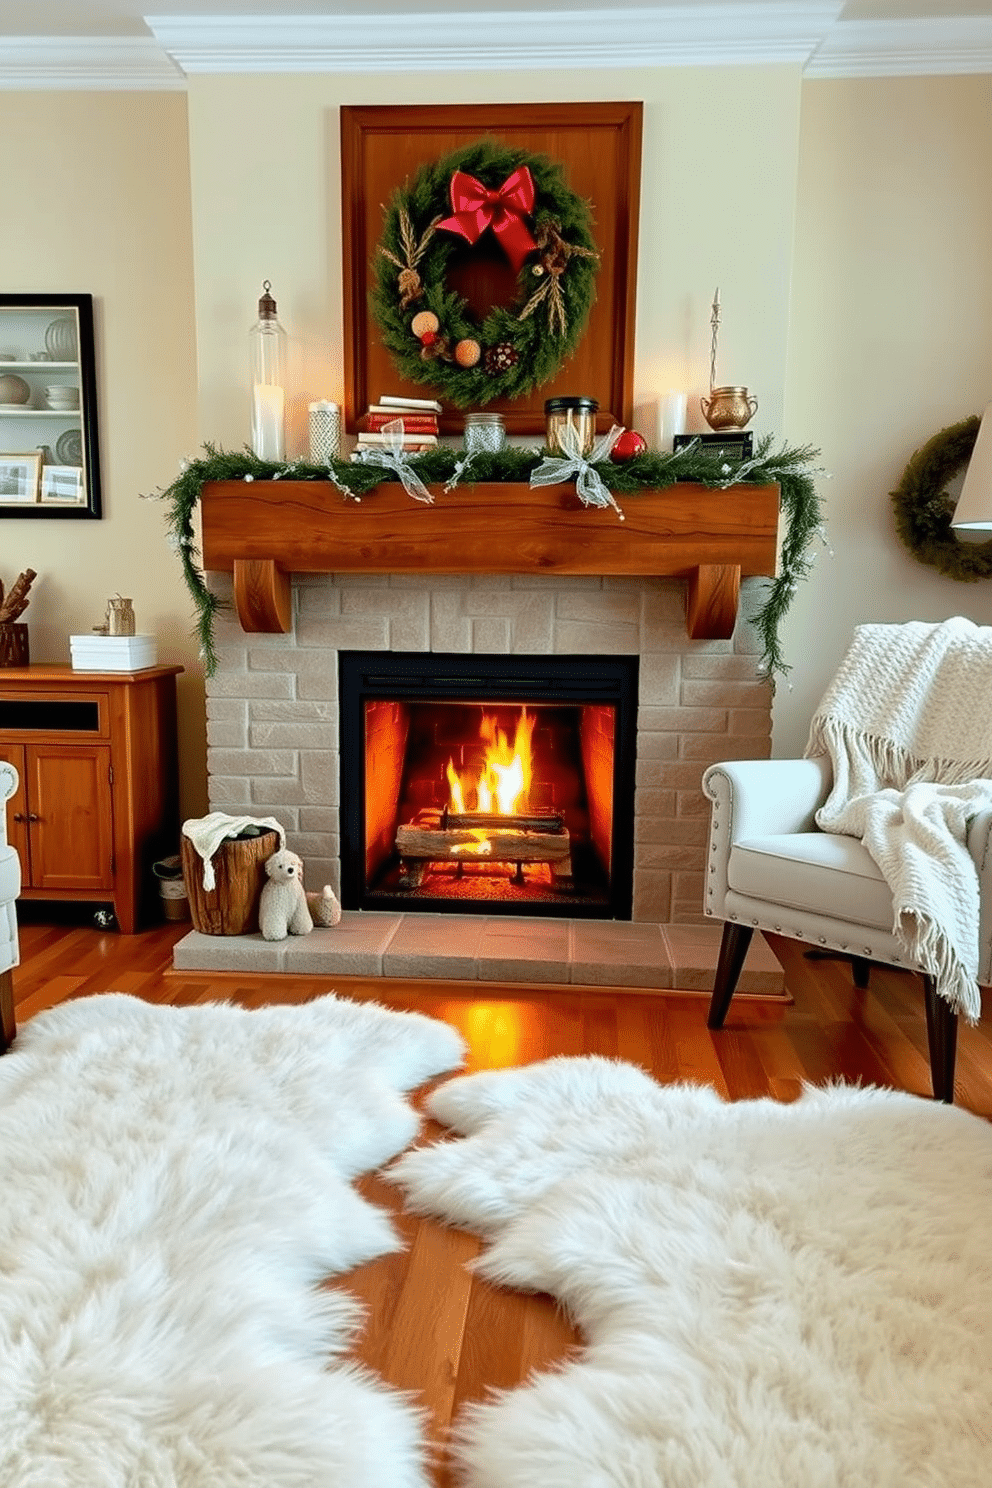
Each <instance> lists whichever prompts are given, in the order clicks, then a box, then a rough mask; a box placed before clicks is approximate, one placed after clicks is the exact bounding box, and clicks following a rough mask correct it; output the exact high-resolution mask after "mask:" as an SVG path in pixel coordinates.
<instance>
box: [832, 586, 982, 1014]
mask: <svg viewBox="0 0 992 1488" xmlns="http://www.w3.org/2000/svg"><path fill="white" fill-rule="evenodd" d="M990 699H992V627H989V626H978V625H974V624H973V623H972V622H971V621H970V620H965V619H963V618H962V617H960V616H957V617H955V618H954V619H952V620H945V621H943V622H941V623H940V624H936V625H932V624H927V623H925V622H923V621H911V622H910V623H909V624H906V625H860V626H858V627H857V629H856V630H855V632H854V640H853V642H852V644H851V647H850V650H849V651H848V653H847V655H846V656H845V658H844V660H843V661H842V663H841V666H840V669H839V671H838V672H837V675H836V677H835V678H834V680H833V682H832V683H831V684H830V686H829V687H828V688H827V691H826V693H825V694H824V696H823V698H822V700H821V702H820V705H819V707H818V708H817V710H816V713H815V715H814V718H813V723H812V726H811V728H810V736H809V743H808V745H807V746H806V755H807V758H809V757H811V756H814V755H823V754H826V755H828V756H829V758H830V761H831V764H832V765H833V789H832V790H831V792H830V796H829V798H828V799H827V801H826V802H825V804H824V805H823V806H821V808H820V810H819V811H818V812H817V814H816V820H817V824H818V825H819V826H820V827H822V828H823V830H824V831H827V832H841V833H843V834H845V835H846V836H849V837H859V838H860V839H861V841H862V842H863V844H864V846H865V847H866V848H867V850H868V852H869V853H870V854H871V856H872V858H873V859H874V860H875V862H876V863H877V864H878V867H879V869H880V870H881V873H882V876H883V877H884V879H885V881H886V883H887V884H888V886H889V888H890V889H891V890H892V896H893V900H894V909H895V921H894V924H893V934H894V935H895V937H896V938H897V940H898V941H899V942H900V944H901V945H903V946H905V948H906V951H907V953H908V954H909V955H910V956H911V957H913V959H914V960H915V962H916V963H917V965H919V966H922V967H923V968H924V969H925V970H926V971H927V972H928V973H929V974H930V975H931V976H933V977H934V978H935V980H936V986H937V991H938V992H939V993H940V994H941V995H942V996H943V997H946V998H947V1000H948V1002H950V1003H951V1005H952V1007H954V1008H955V1010H956V1011H958V1012H960V1013H963V1014H964V1015H965V1017H966V1018H967V1019H968V1020H969V1021H970V1022H974V1021H976V1020H977V1018H978V1017H979V1014H980V1012H981V999H980V996H979V991H978V985H977V976H978V926H979V885H978V873H977V870H976V868H975V864H974V861H973V859H972V857H971V854H970V853H969V852H968V848H967V835H968V828H969V826H970V824H971V821H972V820H973V818H974V817H975V816H976V815H978V814H979V813H980V812H986V811H990V810H992V708H990Z"/></svg>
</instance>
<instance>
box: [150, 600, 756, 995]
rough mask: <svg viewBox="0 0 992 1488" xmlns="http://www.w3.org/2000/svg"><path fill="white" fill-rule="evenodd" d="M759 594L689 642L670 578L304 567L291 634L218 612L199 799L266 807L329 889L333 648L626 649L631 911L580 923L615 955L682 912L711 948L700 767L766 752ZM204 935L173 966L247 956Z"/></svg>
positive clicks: (238, 809)
mask: <svg viewBox="0 0 992 1488" xmlns="http://www.w3.org/2000/svg"><path fill="white" fill-rule="evenodd" d="M211 586H212V587H213V588H214V589H215V590H216V592H217V593H218V594H220V595H221V596H222V597H224V598H226V599H230V598H231V593H232V589H231V581H230V576H229V575H227V574H223V573H213V574H211ZM755 594H756V588H755V581H751V582H750V583H749V582H748V581H746V580H745V583H744V586H743V589H742V597H741V598H742V602H741V607H740V616H739V619H738V622H737V626H736V629H735V633H734V637H733V639H732V640H727V641H692V640H689V639H688V638H687V636H686V630H685V586H684V584H683V583H682V582H681V581H680V580H678V579H667V578H660V579H655V578H639V577H634V578H631V577H602V578H599V577H587V576H563V575H556V576H548V575H523V574H522V575H510V576H506V575H504V576H490V575H473V576H458V575H454V576H439V575H433V576H430V577H424V578H421V577H418V576H416V575H398V574H391V575H380V574H348V575H340V574H338V575H333V574H298V575H296V576H294V579H293V589H292V606H293V628H292V631H291V632H290V633H288V634H246V633H245V632H244V631H243V630H242V629H241V626H240V624H239V622H238V619H237V616H236V614H235V613H234V611H233V610H225V611H223V612H222V615H221V616H220V617H219V618H218V623H217V626H216V639H217V644H218V654H219V658H220V664H219V666H218V669H217V672H216V674H215V676H214V677H213V678H212V679H211V680H210V681H209V682H208V687H207V720H208V746H209V747H208V770H209V796H210V809H211V810H219V811H227V812H230V813H231V814H242V813H244V814H251V815H257V816H270V815H271V816H275V817H277V818H278V819H279V820H280V821H282V822H283V824H284V825H285V827H286V830H287V834H288V845H289V846H290V847H291V848H293V849H294V850H295V851H297V852H299V853H300V855H301V856H302V857H303V858H304V860H305V863H306V872H307V884H308V887H318V886H319V885H320V884H322V883H324V882H328V883H331V884H333V885H334V886H335V888H339V884H340V862H339V855H338V854H339V840H340V839H339V826H338V800H339V753H338V669H337V654H338V652H339V651H343V650H363V651H375V650H383V651H402V652H416V651H447V652H461V653H490V654H508V655H515V656H534V655H549V654H582V653H590V654H617V655H630V654H637V655H639V657H640V683H639V707H638V714H637V734H636V751H637V763H636V779H635V786H636V789H635V822H634V885H633V913H632V921H633V926H628V925H621V924H619V923H618V922H606V923H605V924H604V923H603V922H600V923H599V924H598V925H596V926H594V927H592V928H591V929H589V930H587V931H586V934H587V935H588V934H592V935H593V936H594V937H598V941H599V943H602V942H603V937H604V935H609V934H610V932H611V930H612V931H616V932H617V934H618V935H620V936H621V938H623V937H626V938H625V939H624V944H625V945H626V946H628V948H629V954H628V952H627V951H623V952H621V959H623V958H624V957H625V956H626V957H627V959H630V957H631V956H633V955H634V950H633V948H634V946H635V943H636V944H638V945H639V944H640V942H641V941H642V940H643V938H644V935H645V934H649V933H653V934H655V935H657V933H658V927H661V929H662V934H663V935H664V932H665V928H666V927H668V931H669V939H670V940H673V939H674V940H678V938H679V937H678V935H677V934H676V933H675V932H676V930H677V928H678V927H683V928H682V938H683V940H684V941H685V943H686V944H688V945H690V946H698V945H700V944H701V943H702V942H703V941H704V940H705V941H706V943H707V945H709V944H710V943H711V942H712V933H713V931H714V930H715V929H716V927H715V926H713V925H712V923H711V922H707V921H705V919H704V916H703V914H702V907H701V906H702V894H703V868H704V852H705V840H706V832H707V825H708V803H707V802H706V801H705V798H704V797H703V795H702V792H701V790H700V779H701V776H702V772H703V770H704V769H705V767H706V765H707V764H709V763H710V762H712V761H715V760H719V759H727V758H764V757H767V756H768V754H769V752H770V732H771V709H770V688H769V685H768V683H767V681H765V680H764V679H761V678H759V677H758V676H757V675H756V661H757V650H758V647H757V639H756V635H755V632H754V630H753V628H752V627H751V625H750V624H749V623H748V620H747V612H748V609H749V607H750V606H749V601H750V600H752V599H753V598H754V597H755ZM361 918H363V919H375V918H376V917H375V916H362V917H361ZM417 918H418V917H417V916H416V915H411V916H407V917H406V919H408V920H416V919H417ZM432 918H433V917H432ZM446 918H449V919H454V918H459V917H450V916H446ZM466 918H467V917H466ZM549 923H551V922H549ZM554 923H557V924H559V925H560V924H561V923H562V922H554ZM703 926H705V930H703V929H697V930H693V929H692V927H703ZM317 934H320V935H324V936H329V935H331V934H333V932H329V931H325V932H314V936H316V935H317ZM314 936H311V937H307V939H306V942H305V943H304V944H306V945H310V943H311V942H313V941H314ZM205 939H207V938H206V937H202V936H197V935H195V934H194V935H191V936H190V937H188V940H189V942H190V944H189V945H188V946H185V948H184V943H183V942H180V944H179V946H178V947H177V955H176V965H177V966H181V967H182V968H183V969H192V968H194V967H196V966H200V965H204V966H205V965H208V964H209V965H210V966H214V967H216V966H218V965H220V964H221V962H220V961H219V960H218V957H220V958H223V956H224V955H225V952H226V953H227V954H228V955H229V957H233V959H231V960H230V965H231V969H241V966H242V961H241V958H239V957H238V956H237V955H236V954H235V948H234V947H233V946H232V945H231V944H230V942H229V939H228V938H226V937H223V938H214V939H215V940H219V941H221V943H220V944H215V945H214V946H212V947H207V948H206V952H209V954H207V953H206V952H205V950H204V947H203V946H202V944H199V949H198V948H197V945H198V943H202V942H203V941H204V940H205ZM224 940H228V945H227V946H226V947H225V946H224V944H223V941H224ZM260 949H262V950H263V959H264V952H265V951H268V952H269V953H270V959H271V956H272V955H274V954H275V953H276V952H277V951H280V952H281V950H282V948H281V947H276V946H273V947H264V948H260ZM291 949H292V950H293V951H298V952H302V950H303V946H300V945H299V944H298V945H297V946H296V947H291ZM311 949H313V947H311ZM642 954H643V951H642ZM714 955H715V948H714V949H711V950H709V951H707V954H706V955H705V956H704V957H703V961H704V962H705V966H704V967H703V968H702V970H698V969H697V972H696V975H695V982H693V981H692V975H691V974H690V976H689V978H688V980H689V982H690V984H692V985H697V984H698V987H699V988H700V989H701V988H702V986H704V985H706V984H707V978H708V976H709V974H710V966H711V964H712V961H713V957H714ZM697 959H698V957H697ZM296 960H297V962H298V963H299V964H298V965H295V967H294V968H291V967H290V964H289V963H288V962H285V960H284V958H283V959H280V958H277V959H276V960H273V961H272V969H276V966H277V965H278V966H280V967H283V966H284V968H285V969H286V970H289V969H298V970H301V971H303V970H313V969H314V967H313V966H311V965H310V964H309V962H310V961H311V960H312V956H309V957H308V958H307V961H308V964H307V965H306V966H304V965H303V963H302V962H301V961H299V955H297V957H296ZM267 964H268V962H266V965H267ZM756 965H757V967H758V970H757V973H756V980H753V984H752V990H755V991H761V990H772V982H774V981H776V978H775V972H774V971H773V970H772V968H774V969H775V971H777V963H776V962H775V961H774V958H770V953H768V952H767V949H766V948H764V947H761V946H759V947H758V948H757V961H756ZM356 966H357V963H356ZM762 968H763V971H762ZM407 974H415V973H410V972H408V973H407ZM452 974H454V975H457V974H458V973H457V971H455V972H453V973H452ZM478 974H479V975H485V973H481V972H480V973H478ZM524 979H528V978H524ZM538 979H540V978H538ZM545 979H546V980H554V979H555V978H554V977H552V976H549V977H548V978H545ZM595 979H596V980H603V981H608V982H613V983H616V982H617V981H618V980H621V978H618V977H617V976H615V975H614V976H604V977H603V978H602V979H600V978H599V977H597V978H595ZM563 980H569V978H568V977H567V976H566V977H564V978H563ZM632 980H633V981H636V980H637V978H636V977H633V975H632ZM643 984H645V985H651V984H652V983H651V980H650V978H648V979H647V980H644V983H643ZM655 985H680V983H679V981H678V979H677V978H676V980H675V981H674V982H672V981H671V980H669V981H668V982H667V983H665V982H664V981H661V982H659V983H655Z"/></svg>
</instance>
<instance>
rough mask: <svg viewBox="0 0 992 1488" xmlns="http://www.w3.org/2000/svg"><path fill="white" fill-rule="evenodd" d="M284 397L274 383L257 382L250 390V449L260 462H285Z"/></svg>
mask: <svg viewBox="0 0 992 1488" xmlns="http://www.w3.org/2000/svg"><path fill="white" fill-rule="evenodd" d="M284 407H285V395H284V393H283V390H282V388H281V387H276V386H275V384H274V383H265V382H257V383H256V384H255V386H254V388H253V390H252V402H251V447H252V449H253V450H254V452H255V454H256V455H257V456H258V458H259V459H260V460H285V458H286V444H285V435H284V432H283V411H284Z"/></svg>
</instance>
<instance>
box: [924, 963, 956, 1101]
mask: <svg viewBox="0 0 992 1488" xmlns="http://www.w3.org/2000/svg"><path fill="white" fill-rule="evenodd" d="M923 1000H924V1003H925V1005H926V1010H927V1042H928V1044H929V1045H930V1080H931V1083H932V1085H933V1098H934V1100H938V1101H943V1102H944V1104H945V1105H948V1106H951V1105H953V1104H954V1056H955V1054H956V1053H957V1042H958V1015H957V1013H956V1012H955V1011H954V1009H953V1008H952V1007H951V1004H950V1003H949V1002H948V1000H947V998H946V997H941V996H939V995H938V992H937V983H936V982H935V981H934V979H933V977H931V976H924V978H923Z"/></svg>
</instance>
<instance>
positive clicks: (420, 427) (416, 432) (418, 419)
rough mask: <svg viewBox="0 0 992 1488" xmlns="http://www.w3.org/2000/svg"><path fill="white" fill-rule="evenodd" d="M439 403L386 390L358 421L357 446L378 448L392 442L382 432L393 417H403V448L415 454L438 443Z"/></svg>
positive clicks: (431, 399)
mask: <svg viewBox="0 0 992 1488" xmlns="http://www.w3.org/2000/svg"><path fill="white" fill-rule="evenodd" d="M440 412H441V405H440V403H438V402H436V401H435V399H433V398H399V397H394V396H393V395H392V394H390V393H383V395H382V397H381V398H380V399H379V401H378V403H370V404H369V407H368V411H367V412H366V413H363V414H362V417H361V419H360V420H359V434H358V449H360V450H361V449H375V448H379V447H382V446H383V445H388V444H389V436H388V435H387V434H384V433H383V432H382V431H383V429H384V428H385V426H386V425H387V424H390V423H392V422H393V420H394V419H402V420H403V448H404V449H405V450H407V451H408V452H411V453H414V452H419V451H422V450H426V449H431V448H433V446H434V445H435V444H437V419H438V414H439V413H440Z"/></svg>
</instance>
